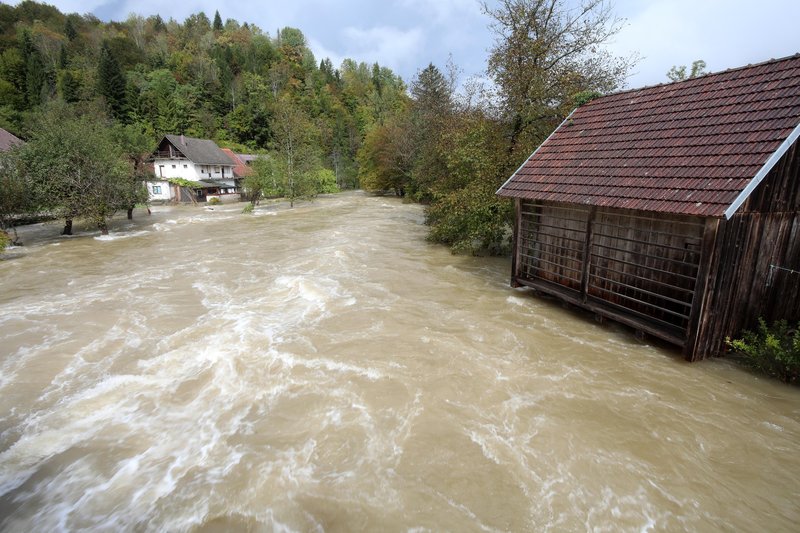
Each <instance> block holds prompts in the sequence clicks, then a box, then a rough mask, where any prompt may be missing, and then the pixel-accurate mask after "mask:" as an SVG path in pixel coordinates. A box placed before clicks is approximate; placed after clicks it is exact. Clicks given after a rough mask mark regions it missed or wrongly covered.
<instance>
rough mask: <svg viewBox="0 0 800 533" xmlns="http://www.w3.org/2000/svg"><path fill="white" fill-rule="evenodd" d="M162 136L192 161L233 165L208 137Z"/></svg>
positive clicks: (202, 163)
mask: <svg viewBox="0 0 800 533" xmlns="http://www.w3.org/2000/svg"><path fill="white" fill-rule="evenodd" d="M164 138H165V139H166V140H167V141H169V142H170V143H171V144H172V146H174V147H175V148H176V149H177V150H178V151H180V152H181V153H182V154H183V155H185V156H186V158H187V159H189V160H190V161H191V162H192V163H195V164H200V165H221V166H232V165H233V164H232V163H231V160H230V159H228V156H226V155H225V153H224V152H223V151H222V150H221V149H220V147H219V146H217V143H215V142H214V141H211V140H209V139H196V138H194V137H186V136H184V135H165V136H164ZM162 142H163V141H162ZM159 144H161V143H159Z"/></svg>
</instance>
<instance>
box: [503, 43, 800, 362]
mask: <svg viewBox="0 0 800 533" xmlns="http://www.w3.org/2000/svg"><path fill="white" fill-rule="evenodd" d="M798 137H800V55H795V56H792V57H787V58H783V59H778V60H772V61H767V62H765V63H760V64H757V65H750V66H746V67H742V68H737V69H732V70H728V71H725V72H720V73H716V74H708V75H705V76H702V77H698V78H693V79H689V80H685V81H680V82H676V83H669V84H663V85H657V86H653V87H645V88H642V89H636V90H629V91H624V92H619V93H615V94H611V95H608V96H605V97H601V98H598V99H596V100H593V101H591V102H589V103H587V104H585V105H583V106H581V107H579V108H578V109H575V110H574V111H573V112H572V114H570V116H569V117H567V119H566V120H564V122H563V123H562V124H561V125H560V126H559V127H558V128H557V129H556V130H555V131H554V132H553V133H552V134H551V135H550V137H548V138H547V139H546V140H545V141H544V142H543V143H542V144H541V145H540V146H539V147H538V148H537V149H536V151H535V152H534V153H533V154H532V155H531V156H530V157H529V158H528V159H527V161H525V162H524V163H523V164H522V166H521V167H520V168H519V169H518V170H517V171H516V172H515V173H514V174H513V175H512V176H511V178H510V179H509V180H508V181H507V182H506V183H505V184H504V185H503V186H502V187H501V188H500V189H499V190H498V192H497V194H498V195H499V196H502V197H506V198H512V199H513V200H514V202H515V206H516V220H515V224H514V253H513V260H512V275H511V276H512V278H511V281H512V285H514V286H521V285H522V286H528V287H532V288H534V289H535V290H537V291H540V292H542V293H545V294H549V295H552V296H555V297H557V298H560V299H561V300H563V301H566V302H569V303H570V304H574V305H575V306H578V307H581V308H584V309H588V310H589V311H592V312H594V313H596V315H597V316H599V317H601V318H602V319H611V320H615V321H618V322H621V323H624V324H627V325H629V326H632V327H634V328H636V329H637V330H639V331H642V332H646V333H648V334H651V335H653V336H655V337H659V338H661V339H664V340H666V341H668V342H671V343H673V344H675V345H677V346H680V347H681V348H682V349H683V353H684V356H685V357H686V358H687V359H688V360H697V359H701V358H704V357H707V356H712V355H717V354H719V353H720V352H722V351H724V348H725V345H724V340H725V337H726V336H734V335H738V334H739V333H740V332H741V331H742V329H745V328H753V327H754V326H755V325H756V321H757V319H758V318H759V317H763V318H764V319H765V320H767V321H772V320H776V319H779V318H786V319H788V320H791V321H795V320H798V319H800V176H798V173H799V172H800V153H799V150H798Z"/></svg>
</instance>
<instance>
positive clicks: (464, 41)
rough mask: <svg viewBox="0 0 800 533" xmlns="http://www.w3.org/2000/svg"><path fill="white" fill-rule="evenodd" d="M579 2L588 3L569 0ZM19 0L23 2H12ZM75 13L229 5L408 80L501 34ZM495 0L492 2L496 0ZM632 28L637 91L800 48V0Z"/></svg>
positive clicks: (685, 8)
mask: <svg viewBox="0 0 800 533" xmlns="http://www.w3.org/2000/svg"><path fill="white" fill-rule="evenodd" d="M568 1H569V2H571V3H575V2H577V1H579V0H568ZM12 3H17V2H12ZM49 3H52V4H54V5H55V6H57V7H58V8H59V9H60V10H61V11H62V12H65V13H73V12H77V13H81V14H84V13H87V12H91V13H93V14H94V15H96V16H97V17H98V18H100V19H102V20H106V21H108V20H124V19H125V18H127V16H128V14H130V13H137V14H140V15H144V16H148V15H153V14H159V15H161V17H162V18H164V19H165V20H166V19H168V18H170V17H172V18H174V19H175V20H178V21H183V20H184V19H185V18H186V17H187V16H188V15H190V14H192V13H196V12H198V11H205V13H206V14H207V15H208V17H209V18H212V17H213V16H214V11H215V10H219V12H220V15H221V16H222V18H223V20H224V19H227V18H234V19H236V20H238V21H239V22H251V23H255V24H257V25H258V26H259V27H261V28H262V29H263V30H264V31H266V32H269V33H270V35H274V34H275V31H276V30H277V29H278V28H282V27H284V26H292V27H295V28H299V29H300V30H302V31H303V33H304V34H305V36H306V38H307V39H308V41H309V44H310V45H311V49H312V50H313V51H314V54H315V56H316V57H317V60H320V59H322V58H323V57H326V56H327V57H330V58H331V60H332V61H333V63H334V65H338V64H340V62H341V60H342V59H344V58H346V57H350V58H353V59H355V60H357V61H366V62H369V63H373V62H376V61H377V62H379V63H380V64H381V65H384V66H388V67H390V68H391V69H392V70H394V71H395V72H396V73H398V74H400V75H401V76H402V77H403V79H404V80H405V81H406V82H407V83H408V82H410V81H411V79H412V78H413V77H414V75H415V73H416V72H417V70H419V69H421V68H424V67H425V66H427V65H428V63H434V64H435V65H437V66H439V67H444V66H445V63H446V62H447V58H448V56H449V55H450V54H452V57H453V60H454V62H455V63H456V64H457V65H458V67H460V69H461V70H462V71H463V73H464V76H471V75H480V74H482V73H483V72H484V70H485V68H486V57H487V55H488V52H487V51H488V49H489V48H490V47H491V45H492V42H493V36H492V34H491V33H490V31H489V29H488V28H487V26H488V23H489V19H488V18H487V17H486V16H485V15H483V13H482V12H481V8H480V3H479V1H478V0H338V1H336V0H279V1H276V0H237V1H236V2H219V1H213V0H184V1H182V2H164V1H163V0H56V1H51V2H49ZM493 3H494V1H493V0H490V4H493ZM613 4H614V6H615V11H616V13H617V15H618V16H619V17H621V18H624V19H625V20H626V21H625V26H624V28H623V30H622V31H621V32H620V33H619V34H618V35H617V36H616V38H615V39H614V42H613V43H611V44H610V49H611V50H612V52H614V53H615V54H617V55H630V54H632V53H638V55H639V56H640V57H641V60H640V62H639V63H638V65H637V66H636V68H635V69H634V72H633V73H632V74H631V76H630V78H629V79H628V87H629V88H636V87H641V86H644V85H653V84H656V83H662V82H665V81H667V78H666V72H667V71H668V70H669V69H670V67H671V66H673V65H689V64H691V62H692V61H694V60H696V59H703V60H705V61H706V63H707V64H708V67H707V70H709V71H710V72H715V71H719V70H725V69H728V68H732V67H737V66H742V65H746V64H748V63H756V62H760V61H765V60H767V59H770V58H776V57H783V56H787V55H791V54H794V53H797V52H800V32H798V28H797V25H798V22H799V21H800V0H759V1H755V0H616V1H614V2H613Z"/></svg>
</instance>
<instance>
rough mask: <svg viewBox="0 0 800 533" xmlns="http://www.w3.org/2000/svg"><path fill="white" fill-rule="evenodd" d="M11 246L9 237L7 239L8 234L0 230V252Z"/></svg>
mask: <svg viewBox="0 0 800 533" xmlns="http://www.w3.org/2000/svg"><path fill="white" fill-rule="evenodd" d="M9 245H11V237H9V235H8V233H6V232H5V231H3V230H1V229H0V252H2V251H3V250H5V249H6V247H8V246H9Z"/></svg>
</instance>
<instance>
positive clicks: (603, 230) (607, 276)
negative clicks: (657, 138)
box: [514, 201, 704, 342]
mask: <svg viewBox="0 0 800 533" xmlns="http://www.w3.org/2000/svg"><path fill="white" fill-rule="evenodd" d="M519 213H520V214H519V218H518V222H517V224H518V226H517V227H518V235H517V236H516V242H517V252H516V253H515V257H516V261H517V264H516V266H515V267H514V272H515V275H514V277H515V280H519V281H523V282H524V281H528V282H538V281H545V282H548V283H553V284H557V285H558V286H560V287H562V288H566V289H568V290H571V291H574V292H575V293H576V294H579V295H580V299H579V300H578V301H582V302H583V303H584V304H585V305H586V307H587V308H591V309H593V310H595V311H597V310H598V309H600V310H601V311H602V309H603V306H608V309H609V310H610V311H612V312H613V313H615V314H618V313H619V312H620V311H622V312H627V313H629V314H630V316H631V317H633V320H641V321H642V323H643V324H644V323H647V327H648V328H649V330H653V328H655V331H657V332H658V331H659V328H662V329H663V331H664V332H667V333H668V335H667V334H666V333H665V338H669V339H670V340H673V341H674V340H675V339H685V337H686V328H687V326H688V323H689V318H690V312H691V309H692V303H693V297H694V290H695V283H696V280H697V270H698V265H699V262H700V246H701V238H702V235H703V227H704V226H703V222H702V220H701V219H697V218H696V217H686V216H678V215H667V216H664V217H656V216H652V215H650V214H647V213H644V212H637V211H630V212H625V211H622V210H619V209H607V208H597V207H584V206H573V205H568V206H565V205H561V204H552V203H548V202H534V201H521V202H520V204H519ZM560 290H561V289H560ZM636 317H639V318H636ZM658 324H661V326H659V325H658ZM678 342H681V341H680V340H679V341H678Z"/></svg>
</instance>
